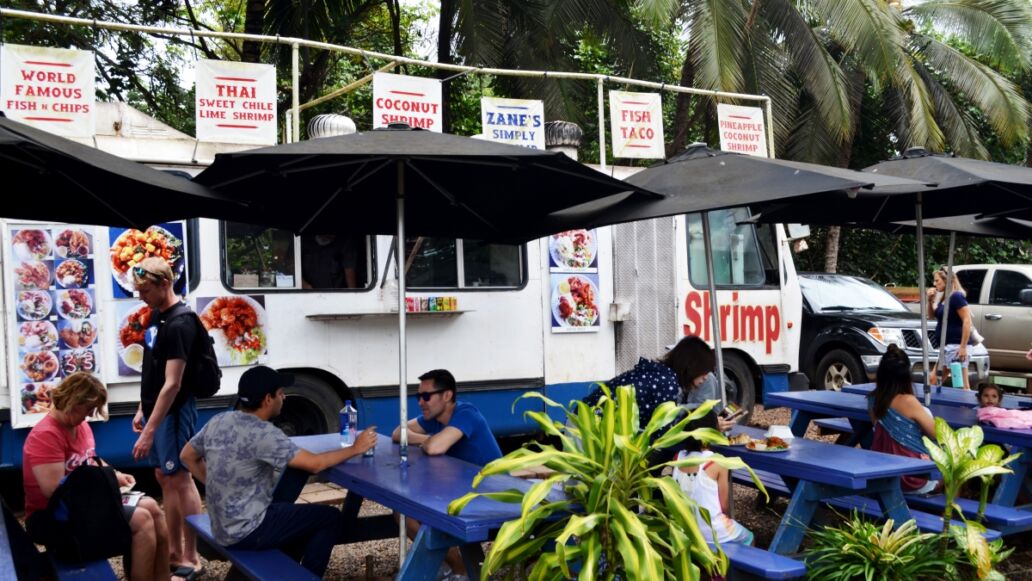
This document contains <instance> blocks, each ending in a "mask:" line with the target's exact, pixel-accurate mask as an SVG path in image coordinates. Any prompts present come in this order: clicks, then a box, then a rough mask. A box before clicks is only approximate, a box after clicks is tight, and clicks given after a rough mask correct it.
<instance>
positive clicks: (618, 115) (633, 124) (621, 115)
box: [609, 91, 666, 159]
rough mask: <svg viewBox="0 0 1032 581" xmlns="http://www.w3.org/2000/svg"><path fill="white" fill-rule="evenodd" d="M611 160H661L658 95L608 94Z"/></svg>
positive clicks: (661, 126) (661, 117)
mask: <svg viewBox="0 0 1032 581" xmlns="http://www.w3.org/2000/svg"><path fill="white" fill-rule="evenodd" d="M609 116H610V120H611V128H610V131H611V133H612V136H613V157H633V158H639V159H663V158H664V157H666V155H665V152H664V150H663V101H662V98H661V96H660V94H659V93H627V92H624V91H609Z"/></svg>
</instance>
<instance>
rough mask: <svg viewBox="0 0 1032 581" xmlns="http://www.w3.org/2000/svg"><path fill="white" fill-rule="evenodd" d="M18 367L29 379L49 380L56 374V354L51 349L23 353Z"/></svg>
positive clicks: (35, 380)
mask: <svg viewBox="0 0 1032 581" xmlns="http://www.w3.org/2000/svg"><path fill="white" fill-rule="evenodd" d="M19 367H21V370H22V374H23V375H24V376H25V377H26V378H28V380H29V381H32V382H40V381H50V380H51V379H53V378H54V376H55V375H57V369H58V364H57V355H54V352H53V351H40V352H38V353H32V352H30V353H24V354H22V360H21V365H20V366H19Z"/></svg>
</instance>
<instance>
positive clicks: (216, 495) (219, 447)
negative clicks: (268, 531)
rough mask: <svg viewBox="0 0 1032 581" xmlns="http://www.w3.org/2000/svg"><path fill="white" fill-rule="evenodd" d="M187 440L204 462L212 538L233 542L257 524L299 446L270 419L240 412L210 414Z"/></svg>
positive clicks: (241, 537) (222, 541) (247, 533)
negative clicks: (212, 415)
mask: <svg viewBox="0 0 1032 581" xmlns="http://www.w3.org/2000/svg"><path fill="white" fill-rule="evenodd" d="M190 444H191V445H192V446H193V447H194V449H195V450H197V453H198V454H200V455H201V456H203V457H204V461H205V464H206V465H207V482H206V483H205V485H206V494H205V498H206V500H207V503H208V514H209V515H210V516H211V530H212V532H213V533H214V535H215V540H216V541H218V542H219V544H220V545H223V546H227V545H233V544H235V543H238V542H240V541H241V540H243V539H244V537H246V536H247V535H249V534H251V532H252V531H254V530H255V529H256V528H258V525H260V524H262V519H264V518H265V511H266V510H267V509H268V508H269V505H270V504H272V493H273V491H274V490H275V489H276V484H277V483H278V482H279V479H280V476H282V475H283V471H284V470H285V469H286V467H287V463H288V462H290V461H291V460H292V459H293V458H294V456H295V455H297V453H298V451H299V449H298V447H297V446H296V445H295V444H294V443H293V442H291V441H290V439H289V438H287V436H286V435H285V434H284V433H283V432H282V431H280V429H279V428H277V427H276V426H274V425H272V423H270V422H266V421H264V420H262V419H261V418H259V417H257V416H255V415H253V414H247V413H244V412H240V411H231V412H225V413H221V414H219V415H217V416H215V417H214V418H212V419H211V420H209V421H208V423H207V424H205V425H204V427H203V428H201V431H200V432H198V433H197V435H196V436H194V437H193V439H192V440H190Z"/></svg>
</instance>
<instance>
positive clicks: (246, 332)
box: [196, 295, 269, 367]
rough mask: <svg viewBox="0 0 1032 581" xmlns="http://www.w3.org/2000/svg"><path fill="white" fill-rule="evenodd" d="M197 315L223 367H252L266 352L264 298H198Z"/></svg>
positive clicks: (229, 296)
mask: <svg viewBox="0 0 1032 581" xmlns="http://www.w3.org/2000/svg"><path fill="white" fill-rule="evenodd" d="M196 310H197V314H198V315H199V316H200V317H201V323H203V324H204V328H205V329H207V330H208V334H209V335H211V338H212V340H213V341H214V342H215V356H216V357H217V358H218V361H219V365H220V366H222V367H229V366H237V365H254V364H256V363H260V362H262V361H264V360H265V358H266V356H267V355H268V352H269V336H268V327H269V322H268V316H267V315H266V313H265V295H222V296H217V297H197V309H196Z"/></svg>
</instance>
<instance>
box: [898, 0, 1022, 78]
mask: <svg viewBox="0 0 1032 581" xmlns="http://www.w3.org/2000/svg"><path fill="white" fill-rule="evenodd" d="M905 14H906V15H907V16H909V17H911V18H913V19H914V20H915V21H916V22H918V23H921V24H924V25H926V26H930V27H931V28H933V29H935V30H937V31H941V32H943V33H945V34H948V35H955V36H957V37H958V38H961V39H963V40H964V42H966V43H968V44H970V45H971V47H972V48H973V49H974V50H975V52H977V53H978V54H982V55H987V56H988V57H989V58H990V59H992V61H993V64H994V65H997V66H999V67H1000V68H1001V69H1003V70H1005V71H1013V70H1017V69H1025V70H1027V69H1028V68H1030V67H1032V3H1029V2H1025V1H1018V2H1015V1H1014V0H928V1H927V2H922V3H920V4H916V5H914V6H911V7H910V8H908V9H907V10H906V11H905Z"/></svg>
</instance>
